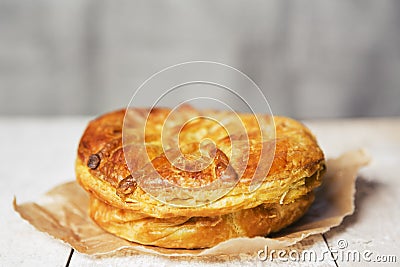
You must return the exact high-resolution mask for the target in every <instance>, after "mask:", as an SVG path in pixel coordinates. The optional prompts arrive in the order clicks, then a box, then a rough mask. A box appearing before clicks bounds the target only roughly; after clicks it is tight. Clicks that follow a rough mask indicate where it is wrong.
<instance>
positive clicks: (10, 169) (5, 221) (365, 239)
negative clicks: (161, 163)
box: [0, 117, 400, 266]
mask: <svg viewBox="0 0 400 267" xmlns="http://www.w3.org/2000/svg"><path fill="white" fill-rule="evenodd" d="M89 119H90V118H88V117H54V118H8V117H3V118H0V148H1V153H0V162H1V165H0V166H1V167H0V177H1V187H0V200H1V201H0V205H1V206H0V266H43V265H45V266H93V265H94V266H101V265H106V266H143V265H144V266H170V265H174V266H188V265H190V266H207V265H210V266H211V265H212V266H233V265H238V266H255V265H258V266H262V265H268V266H288V265H289V266H355V265H359V266H375V265H378V263H377V262H369V263H368V262H365V261H363V259H361V262H360V263H357V262H354V260H352V259H350V260H349V259H347V260H346V258H344V257H343V256H341V255H339V254H340V253H339V252H341V251H350V252H351V251H358V252H360V253H367V254H369V253H368V252H369V251H370V252H371V253H372V254H369V258H370V259H371V261H373V260H379V259H381V260H386V261H393V260H396V263H384V265H385V266H396V265H399V264H400V252H399V249H400V242H399V240H400V227H399V224H398V221H399V220H400V172H399V168H400V118H387V119H346V120H328V121H308V122H306V123H307V124H308V126H309V127H310V128H311V129H312V130H313V131H314V133H315V134H316V135H317V137H318V140H319V142H320V144H321V146H322V148H323V149H324V151H325V153H326V155H327V156H328V157H335V156H338V155H340V154H341V153H342V152H344V151H347V150H351V149H357V148H360V147H364V148H365V149H366V150H367V151H368V152H369V153H370V154H371V155H372V157H373V161H372V162H371V164H370V165H369V166H368V167H366V168H364V169H363V170H362V171H361V172H360V177H359V178H358V181H357V193H356V200H355V202H356V212H355V214H354V215H352V216H350V217H347V218H346V219H345V220H344V222H343V224H342V225H341V226H339V227H337V228H335V229H333V230H331V231H330V232H328V233H326V234H324V235H317V236H313V237H309V238H307V239H306V240H304V241H303V242H301V243H300V244H298V245H297V246H295V247H293V248H291V249H299V250H300V251H301V249H309V250H315V252H316V253H322V252H323V251H328V247H330V248H331V251H335V249H336V251H338V254H337V255H336V256H337V257H338V259H337V260H332V259H329V258H327V259H325V260H324V261H317V262H314V261H312V262H294V261H291V260H290V259H288V258H287V257H286V259H283V260H278V259H276V260H274V261H272V262H271V261H268V260H267V261H264V262H262V261H260V260H259V259H257V257H255V256H254V257H248V256H244V255H238V256H237V257H230V258H221V259H217V260H213V261H212V262H210V260H204V259H187V258H186V259H177V258H173V259H170V258H164V257H157V256H150V255H131V256H127V257H117V258H93V257H89V256H86V255H82V254H80V253H78V252H75V251H73V250H71V248H70V247H69V246H67V245H65V244H63V243H61V242H59V241H57V240H54V239H53V238H51V237H50V236H48V235H46V234H43V233H40V232H38V231H36V230H35V229H34V228H33V227H32V226H31V225H29V224H28V223H27V222H25V221H23V220H22V219H21V218H20V217H19V216H18V214H17V213H15V212H14V211H13V209H12V199H13V196H14V195H16V196H17V197H18V202H19V203H22V202H25V201H31V200H35V199H37V198H38V197H39V196H40V195H41V194H43V193H45V192H46V191H47V190H49V189H51V188H52V187H54V186H56V185H58V184H60V183H63V182H66V181H69V180H73V179H74V160H75V153H76V148H77V144H78V141H79V138H80V136H81V134H82V132H83V130H84V128H85V126H86V123H87V122H88V120H89ZM343 244H344V245H346V248H343V249H340V246H342V245H343ZM260 249H262V248H260ZM382 256H393V257H386V258H384V257H382ZM378 257H381V258H378ZM285 260H287V262H284V261H285ZM367 264H368V265H367Z"/></svg>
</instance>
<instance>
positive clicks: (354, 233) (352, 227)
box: [310, 119, 400, 266]
mask: <svg viewBox="0 0 400 267" xmlns="http://www.w3.org/2000/svg"><path fill="white" fill-rule="evenodd" d="M310 126H311V128H312V129H314V132H315V133H316V134H317V136H318V137H319V138H318V139H319V140H320V142H321V145H322V146H323V147H324V148H325V151H327V152H328V153H330V154H331V155H336V154H340V153H341V152H342V151H343V150H345V149H352V148H357V147H363V148H365V150H366V151H367V152H368V153H369V154H370V155H371V156H372V162H371V164H370V165H369V166H368V167H366V168H364V169H363V170H361V172H360V176H359V178H358V181H357V188H356V190H357V191H356V198H355V203H356V211H355V213H354V214H353V215H352V216H349V217H347V218H345V220H344V222H343V223H342V224H341V225H340V226H339V227H337V228H335V229H332V230H331V231H329V232H328V233H327V234H326V237H327V241H328V243H329V245H330V246H331V247H332V248H333V249H335V250H336V251H338V252H337V253H336V256H337V257H338V259H337V263H338V265H339V266H365V265H366V264H367V263H368V266H378V265H380V264H382V263H379V262H377V260H379V259H378V258H377V257H379V256H384V255H386V256H388V255H389V256H395V257H396V261H397V263H391V264H397V265H398V264H399V263H400V252H399V248H400V241H399V240H400V228H399V226H398V221H399V220H400V207H399V204H400V174H399V172H398V168H399V166H400V120H399V119H375V120H371V119H369V120H366V119H363V120H342V121H332V122H324V123H322V122H316V123H315V124H314V123H311V124H310ZM343 240H344V241H343ZM343 243H344V244H347V246H345V248H340V245H341V244H343ZM368 251H370V252H371V253H372V254H371V255H370V256H368V255H369V253H368ZM351 253H356V254H357V255H358V253H360V254H361V257H360V260H359V259H358V256H357V257H356V258H355V257H354V256H353V254H351ZM364 253H367V254H364ZM362 255H365V256H367V257H366V258H365V259H363V257H362ZM369 260H371V261H370V262H368V261H369ZM386 264H389V263H386ZM388 266H389V265H388Z"/></svg>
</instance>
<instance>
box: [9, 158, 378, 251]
mask: <svg viewBox="0 0 400 267" xmlns="http://www.w3.org/2000/svg"><path fill="white" fill-rule="evenodd" d="M369 161H370V158H369V156H368V155H366V153H365V152H364V151H363V150H357V151H350V152H347V153H345V154H343V155H341V156H340V157H339V158H336V159H330V160H328V161H327V173H326V174H325V176H324V180H323V184H322V186H321V187H320V188H318V190H317V192H316V198H315V202H314V203H313V204H312V206H311V207H310V209H309V210H308V212H307V213H306V214H305V215H304V217H303V218H302V219H301V220H300V221H298V222H297V223H295V224H293V225H292V226H289V227H287V228H285V229H284V230H282V231H280V232H279V233H277V234H274V235H272V236H269V237H255V238H234V239H230V240H227V241H225V242H222V243H220V244H218V245H216V246H214V247H212V248H209V249H195V250H187V249H166V248H160V247H154V246H144V245H140V244H137V243H133V242H129V241H126V240H124V239H121V238H119V237H116V236H114V235H112V234H110V233H107V232H105V231H104V230H102V229H101V228H100V227H99V226H97V225H96V224H95V223H94V222H93V221H92V220H91V219H90V217H89V215H88V204H89V197H88V194H87V193H86V192H85V191H84V190H83V189H82V188H81V187H80V186H79V185H78V184H77V182H75V181H73V182H69V183H65V184H62V185H59V186H57V187H55V188H54V189H52V190H50V191H49V192H48V193H46V194H45V195H44V196H43V197H41V198H40V199H39V200H38V201H36V202H29V203H23V204H17V201H16V199H15V198H14V202H13V205H14V209H15V211H17V212H18V213H19V214H20V216H21V217H22V218H23V219H25V220H27V221H28V222H29V223H30V224H32V225H33V226H34V227H35V228H36V229H38V230H39V231H42V232H46V233H48V234H49V235H51V236H53V237H54V238H56V239H59V240H62V241H64V242H66V243H68V244H69V245H70V246H71V247H72V248H74V249H75V250H77V251H79V252H81V253H85V254H89V255H107V256H112V255H113V254H126V253H129V254H132V253H150V254H158V255H164V256H216V255H238V254H240V253H251V254H252V253H255V252H257V251H258V250H259V249H260V248H264V247H265V246H268V247H269V248H271V249H280V248H283V247H286V246H290V245H293V244H295V243H297V242H299V241H301V240H302V239H304V238H306V237H308V236H310V235H314V234H321V233H324V232H326V231H328V230H329V229H330V228H332V227H335V226H338V225H339V224H340V223H341V222H342V220H343V218H344V217H345V216H347V215H350V214H352V213H353V211H354V194H355V181H356V177H357V173H358V170H359V169H360V168H361V167H362V166H365V165H367V164H368V162H369Z"/></svg>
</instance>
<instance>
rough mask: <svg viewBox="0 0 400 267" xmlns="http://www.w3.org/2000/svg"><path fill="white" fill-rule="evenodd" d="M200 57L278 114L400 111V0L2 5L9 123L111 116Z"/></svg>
mask: <svg viewBox="0 0 400 267" xmlns="http://www.w3.org/2000/svg"><path fill="white" fill-rule="evenodd" d="M191 60H211V61H218V62H222V63H225V64H229V65H231V66H233V67H236V68H238V69H239V70H241V71H243V72H245V73H246V74H248V75H249V76H250V77H251V78H252V79H253V80H254V81H255V82H256V83H257V84H258V85H259V87H260V88H261V89H262V90H263V92H264V93H265V95H266V96H267V98H268V99H269V102H270V105H271V108H272V110H273V112H274V113H275V114H283V115H289V116H293V117H296V118H319V117H349V116H392V115H400V1H396V0H380V1H374V0H363V1H355V0H351V1H350V0H346V1H344V0H343V1H328V0H327V1H323V0H314V1H289V0H276V1H180V2H177V1H149V0H143V1H128V0H121V1H105V0H102V1H96V0H64V1H53V0H38V1H29V0H26V1H23V0H22V1H15V0H0V114H1V115H75V114H99V113H104V112H105V111H108V110H112V109H115V108H120V107H124V106H126V105H127V104H128V102H129V99H130V97H131V96H132V94H133V92H134V91H135V89H136V88H137V87H138V86H139V85H140V84H141V83H142V82H143V81H144V80H145V79H147V78H148V77H149V76H150V75H152V74H153V73H155V72H157V71H159V70H161V69H163V68H165V67H167V66H170V65H173V64H176V63H180V62H185V61H191ZM243 93H245V90H244V91H243ZM144 104H147V103H144ZM148 104H151V103H148Z"/></svg>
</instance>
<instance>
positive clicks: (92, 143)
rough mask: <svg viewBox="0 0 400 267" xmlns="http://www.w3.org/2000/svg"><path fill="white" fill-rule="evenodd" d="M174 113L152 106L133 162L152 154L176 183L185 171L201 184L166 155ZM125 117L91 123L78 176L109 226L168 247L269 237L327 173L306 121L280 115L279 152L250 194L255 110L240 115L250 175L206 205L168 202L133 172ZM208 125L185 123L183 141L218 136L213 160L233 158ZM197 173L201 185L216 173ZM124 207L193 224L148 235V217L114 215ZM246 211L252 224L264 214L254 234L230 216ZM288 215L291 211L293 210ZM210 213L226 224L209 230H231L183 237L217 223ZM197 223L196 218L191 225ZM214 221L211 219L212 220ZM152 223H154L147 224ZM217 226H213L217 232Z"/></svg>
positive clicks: (97, 216) (256, 143) (188, 181)
mask: <svg viewBox="0 0 400 267" xmlns="http://www.w3.org/2000/svg"><path fill="white" fill-rule="evenodd" d="M131 111H132V112H131V113H129V115H130V116H132V114H133V115H134V116H137V118H138V119H143V118H144V117H145V115H146V114H147V111H148V110H147V109H133V110H131ZM169 112H170V110H169V109H159V108H158V109H153V110H151V112H150V116H149V118H148V122H149V123H148V127H149V128H146V130H147V132H146V136H145V140H146V148H145V150H144V149H142V150H140V149H137V147H136V146H135V142H134V141H132V142H131V143H130V145H128V146H129V147H128V148H127V147H125V149H126V151H128V153H129V151H130V149H132V151H133V152H134V153H135V155H138V156H137V159H136V161H135V162H134V164H135V166H136V167H137V168H141V167H143V165H144V164H145V161H144V160H143V157H141V155H144V154H145V153H147V155H148V156H149V158H150V159H151V160H152V161H153V163H155V165H157V166H156V167H157V168H158V170H159V171H160V170H161V171H162V172H165V173H167V174H168V176H169V177H172V178H171V179H172V181H174V179H175V178H174V177H180V178H181V180H183V182H184V183H185V185H189V186H191V185H193V186H195V185H198V184H196V182H197V181H196V179H194V178H193V177H192V176H191V175H190V174H185V173H181V172H177V171H176V170H174V169H173V168H172V167H171V166H170V165H168V164H167V163H166V159H165V157H164V158H163V154H162V152H163V151H162V148H161V145H160V141H159V131H160V130H159V129H160V127H159V126H160V125H162V123H163V121H164V120H165V118H166V117H167V115H168V113H169ZM180 112H181V114H186V113H191V114H193V113H194V114H200V111H197V110H195V109H193V108H191V107H186V106H185V107H183V108H182V109H181V110H180ZM208 112H213V113H214V114H218V115H220V116H222V117H224V118H230V117H229V116H232V114H231V113H229V112H220V113H218V112H215V111H208ZM124 115H125V110H119V111H115V112H111V113H108V114H105V115H103V116H101V117H99V118H97V119H95V120H93V121H91V122H90V123H89V125H88V127H87V128H86V130H85V132H84V134H83V136H82V138H81V141H80V144H79V148H78V157H77V160H76V175H77V180H78V182H79V183H80V184H81V185H82V187H83V188H84V189H85V190H87V191H88V192H90V193H91V196H92V201H91V205H90V212H91V216H92V218H93V219H94V220H95V221H96V222H97V223H98V224H99V225H100V226H101V227H103V228H104V229H106V230H108V231H110V232H112V233H115V234H116V235H119V236H122V237H124V238H127V239H129V240H133V241H137V242H139V243H143V244H152V245H158V246H163V247H171V246H173V247H182V248H194V247H209V246H212V245H214V244H216V243H218V242H220V241H223V240H226V239H227V238H231V237H235V236H255V235H265V234H268V233H269V232H271V231H276V230H279V229H281V228H282V227H284V226H286V225H288V224H290V223H292V222H293V221H294V220H296V219H297V218H298V217H299V216H301V215H302V214H304V212H305V211H306V209H307V207H308V205H309V204H310V203H311V202H312V197H311V195H312V194H311V192H312V190H313V189H314V188H315V187H317V186H319V185H320V183H321V175H322V173H323V171H324V168H325V163H324V155H323V153H322V151H321V149H320V148H319V146H318V144H317V142H316V139H315V138H314V136H313V135H312V134H311V132H310V131H309V130H308V129H307V128H306V127H305V126H304V125H303V124H301V123H299V122H297V121H295V120H293V119H289V118H285V117H274V122H275V129H276V136H275V139H273V140H270V141H271V142H274V144H275V156H274V159H273V162H272V165H271V168H270V170H269V173H268V175H267V177H266V178H265V180H264V181H263V182H262V184H261V186H260V187H259V188H258V189H257V190H255V191H253V192H250V191H249V190H248V186H249V180H250V178H251V177H252V175H253V174H254V171H255V169H256V167H257V164H258V159H259V151H260V140H261V139H260V134H259V133H258V132H257V130H256V129H258V128H257V124H255V121H254V117H252V116H251V115H249V114H239V116H240V119H241V120H242V121H243V123H244V125H245V127H246V130H247V131H248V133H249V137H250V140H251V143H250V158H249V161H248V164H247V166H245V167H246V168H245V171H244V174H243V176H241V178H240V180H239V182H238V183H237V185H236V186H235V188H234V189H233V190H231V191H230V192H229V193H228V194H226V195H225V196H223V197H222V198H220V199H218V200H216V201H213V202H211V203H208V204H206V205H202V206H196V207H184V208H182V207H176V206H171V205H168V204H164V203H162V202H160V201H158V200H156V199H154V198H153V197H151V196H150V195H149V194H147V193H146V192H145V191H143V190H142V189H141V188H140V187H139V186H137V185H136V184H135V182H134V180H132V179H130V177H129V176H130V172H129V169H128V167H127V165H126V163H125V157H124V148H123V145H122V126H123V119H124ZM207 123H208V122H206V121H202V120H198V121H195V122H194V123H192V124H190V125H188V127H187V129H186V128H183V133H182V136H183V137H182V138H183V140H181V141H182V142H183V143H184V144H186V145H190V142H192V141H193V140H195V141H198V140H199V139H201V138H204V137H210V138H212V139H213V140H215V141H216V144H217V148H218V149H220V152H221V153H222V154H221V156H220V157H219V159H218V160H216V161H215V162H214V163H213V164H214V165H213V166H217V165H218V164H225V163H224V162H225V161H226V160H228V161H229V160H230V159H229V158H227V157H226V156H228V154H229V153H228V152H229V151H228V147H230V143H229V142H230V141H229V138H227V136H226V133H225V132H223V131H215V132H211V133H210V131H208V130H205V129H210V126H209V125H207ZM200 132H202V133H200ZM228 137H229V136H228ZM188 140H190V142H189V141H188ZM185 142H186V143H185ZM135 149H136V150H135ZM196 177H197V178H199V179H200V182H201V183H208V182H210V181H212V180H215V179H216V177H210V172H207V171H206V170H205V171H203V172H201V173H199V174H198V175H197V176H196ZM103 202H104V203H103ZM260 207H274V209H275V210H276V209H277V210H279V214H281V216H280V217H278V219H274V220H272V219H265V218H267V217H268V216H270V214H269V213H268V212H267V211H266V210H268V209H262V208H260ZM122 211H124V212H123V214H141V215H140V216H146V219H142V220H145V221H146V222H149V221H152V222H154V221H157V220H158V221H157V222H159V221H162V220H167V221H168V220H170V221H175V220H178V219H179V218H185V220H186V221H185V223H184V225H185V224H186V223H188V224H187V225H186V226H185V227H183V228H182V229H181V230H177V231H175V232H174V231H173V230H172V229H175V228H176V226H174V224H173V223H172V226H171V227H165V229H164V230H163V231H164V233H168V232H170V231H173V232H174V233H175V234H171V235H169V236H170V237H169V238H167V237H164V238H160V239H157V238H155V236H154V235H150V236H147V237H146V235H143V232H146V231H156V229H154V228H151V227H147V228H146V227H144V226H143V223H142V222H143V221H140V220H139V221H138V220H128V221H122V222H121V221H118V220H117V219H116V218H117V217H118V216H117V217H115V216H114V215H115V214H116V213H119V214H120V213H121V212H122ZM240 214H246V216H250V215H249V214H251V216H250V217H249V218H247V221H248V222H250V221H251V220H253V219H254V220H253V221H254V222H255V221H257V222H259V221H260V220H261V223H260V227H259V228H257V227H256V226H254V227H250V228H251V229H254V232H251V229H249V231H247V232H246V231H236V230H235V231H236V232H235V231H234V230H232V229H234V227H235V225H239V226H238V227H239V228H240V229H241V228H243V227H245V224H244V222H245V220H244V219H243V220H237V221H235V222H234V223H232V221H231V217H232V216H235V218H236V217H237V216H239V217H240V216H242V215H240ZM290 214H292V215H293V216H289V215H290ZM252 216H253V217H252ZM119 217H121V216H119ZM119 217H118V218H119ZM128 217H129V216H128ZM239 217H237V218H239ZM200 218H203V219H200ZM207 218H208V219H207ZM212 218H214V219H215V218H220V219H218V220H219V221H220V222H219V223H218V224H216V226H215V227H214V228H213V227H211V229H214V231H216V230H215V229H217V228H218V227H222V228H221V229H224V231H227V232H226V233H221V234H218V236H215V237H212V238H211V237H210V238H209V239H206V240H208V241H207V242H208V243H207V242H204V243H202V242H201V241H198V239H196V238H195V237H194V236H193V235H192V234H189V233H187V234H186V235H185V230H184V229H187V230H186V231H187V232H196V233H197V235H199V236H202V235H205V233H206V232H207V231H208V230H206V229H208V228H207V227H203V226H202V225H203V224H202V223H204V222H205V221H207V220H210V221H211V222H213V221H214V219H212ZM221 218H222V219H221ZM240 218H241V217H240ZM250 218H253V219H250ZM260 218H262V219H260ZM125 219H126V218H125ZM249 220H250V221H249ZM178 221H179V220H178ZM194 221H195V222H197V223H193V222H194ZM210 221H207V223H209V222H210ZM241 221H242V222H243V225H244V226H243V227H242V226H240V225H241V224H240V222H241ZM199 222H202V223H199ZM207 223H205V224H207ZM238 223H239V224H238ZM146 225H149V224H147V223H146ZM151 225H153V226H155V227H157V228H159V225H160V224H154V223H152V224H151ZM189 225H190V227H192V228H190V227H189ZM143 227H144V228H143ZM174 227H175V228H174ZM193 227H194V228H193ZM239 228H238V229H239ZM134 229H136V230H134ZM146 229H147V230H146ZM188 229H190V231H189V230H188ZM196 229H197V230H196ZM201 229H203V230H201ZM211 229H210V230H209V231H212V230H211ZM229 229H230V230H229ZM235 229H236V228H235ZM138 233H142V234H141V235H140V236H142V237H139V236H138V235H139V234H138ZM202 233H203V234H202ZM162 235H163V233H160V236H162ZM174 238H175V239H177V240H178V239H179V238H183V239H182V241H181V243H179V242H180V241H179V242H178V241H176V240H175V241H176V242H178V243H176V244H177V245H171V242H172V241H173V240H174ZM156 239H157V240H158V241H156ZM188 239H191V240H192V239H193V241H190V242H192V243H190V242H189V241H188ZM163 240H164V241H163ZM179 240H181V239H179ZM185 240H186V241H185ZM196 240H197V241H196Z"/></svg>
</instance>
